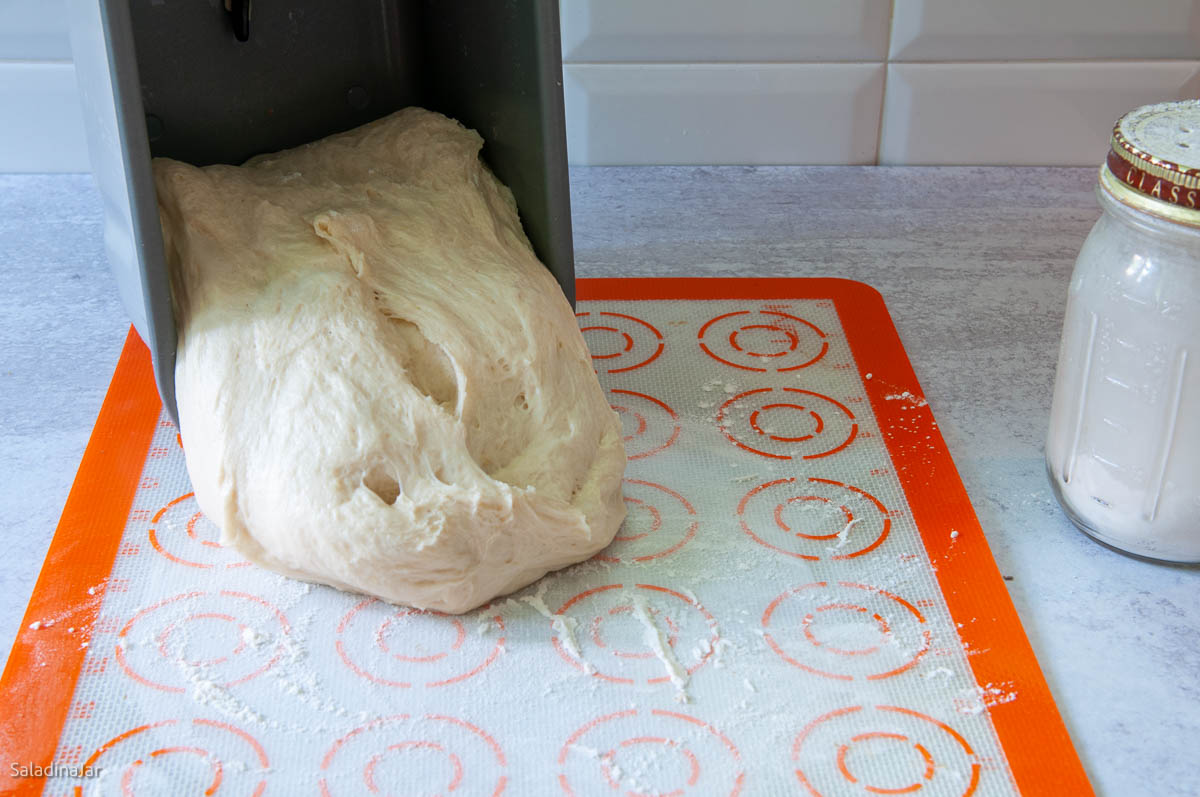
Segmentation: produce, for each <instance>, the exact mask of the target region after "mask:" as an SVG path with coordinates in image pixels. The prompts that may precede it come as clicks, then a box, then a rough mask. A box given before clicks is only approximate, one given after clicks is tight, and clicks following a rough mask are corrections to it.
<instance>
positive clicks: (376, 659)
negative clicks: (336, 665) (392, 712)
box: [334, 598, 504, 689]
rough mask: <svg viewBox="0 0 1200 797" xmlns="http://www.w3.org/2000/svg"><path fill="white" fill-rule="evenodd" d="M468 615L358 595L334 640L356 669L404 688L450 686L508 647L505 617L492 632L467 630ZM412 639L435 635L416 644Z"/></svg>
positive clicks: (497, 620) (378, 681) (497, 618)
mask: <svg viewBox="0 0 1200 797" xmlns="http://www.w3.org/2000/svg"><path fill="white" fill-rule="evenodd" d="M465 622H466V620H464V618H461V617H453V616H451V615H448V614H443V613H441V612H435V611H426V610H422V609H412V608H407V607H401V606H392V605H391V604H388V603H384V602H382V601H379V600H376V599H374V598H366V599H364V600H362V601H359V603H358V604H356V605H355V606H354V608H352V609H351V610H350V611H349V612H347V613H346V614H345V616H343V617H342V620H341V622H340V623H338V626H337V638H336V639H335V640H334V646H335V647H336V648H337V653H338V656H339V657H340V658H341V660H342V662H343V663H344V664H345V665H346V666H347V667H349V668H350V670H351V671H353V672H354V673H355V674H357V675H359V676H360V677H362V678H365V679H367V680H368V681H371V682H372V683H376V684H380V685H381V686H392V687H397V688H400V689H409V688H412V687H414V686H425V687H438V686H450V685H451V684H456V683H460V682H462V681H465V680H467V679H469V678H473V677H475V676H476V675H478V674H479V673H481V672H483V671H484V670H485V669H487V668H488V667H489V666H491V664H492V662H494V661H495V660H496V659H497V658H499V656H500V653H501V651H503V650H504V618H503V617H501V616H500V615H499V614H496V615H494V616H493V617H492V618H491V620H490V626H491V627H490V628H488V629H484V630H486V631H487V632H488V633H477V631H476V629H474V628H472V629H471V630H469V631H468V629H467V627H466V625H465ZM413 639H422V640H433V641H431V642H428V643H426V644H422V645H418V646H414V645H413V644H412V640H413Z"/></svg>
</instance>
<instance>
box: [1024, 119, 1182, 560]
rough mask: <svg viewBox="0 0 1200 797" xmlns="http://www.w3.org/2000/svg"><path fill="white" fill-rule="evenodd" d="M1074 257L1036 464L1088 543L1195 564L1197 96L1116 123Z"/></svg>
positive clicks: (1144, 555)
mask: <svg viewBox="0 0 1200 797" xmlns="http://www.w3.org/2000/svg"><path fill="white" fill-rule="evenodd" d="M1096 193H1097V196H1098V197H1099V200H1100V206H1101V207H1102V208H1103V210H1104V214H1103V215H1102V216H1101V217H1100V220H1099V221H1097V222H1096V226H1095V227H1093V228H1092V232H1091V234H1090V235H1089V236H1088V238H1087V240H1086V241H1085V242H1084V245H1083V248H1082V250H1081V251H1080V253H1079V259H1078V260H1077V261H1076V263H1075V272H1074V274H1073V275H1072V277H1071V287H1070V292H1069V296H1068V299H1067V311H1066V320H1065V322H1064V324H1063V336H1062V344H1061V348H1060V350H1059V360H1058V374H1057V378H1056V382H1055V387H1054V403H1053V407H1052V409H1051V414H1050V433H1049V437H1048V440H1047V443H1046V465H1047V469H1048V471H1049V474H1050V481H1051V484H1052V485H1053V487H1054V492H1055V495H1056V496H1057V498H1058V501H1059V503H1060V504H1062V507H1063V509H1064V510H1065V511H1066V514H1067V516H1068V517H1069V518H1070V519H1071V520H1072V521H1073V522H1074V523H1075V525H1076V526H1078V527H1079V528H1080V529H1082V530H1083V531H1085V532H1087V533H1088V534H1090V535H1091V536H1093V537H1094V538H1096V539H1097V540H1100V541H1101V542H1103V543H1106V544H1108V545H1110V546H1112V547H1114V548H1117V549H1120V550H1122V551H1125V552H1128V553H1132V554H1136V555H1139V556H1143V557H1147V558H1151V559H1158V560H1165V561H1171V562H1191V563H1195V562H1200V101H1185V102H1173V103H1161V104H1159V105H1150V106H1146V107H1144V108H1139V109H1138V110H1136V111H1133V112H1131V113H1129V114H1126V115H1125V116H1124V117H1122V118H1121V120H1120V121H1119V122H1117V125H1116V128H1115V129H1114V132H1113V137H1112V145H1111V149H1110V151H1109V155H1108V158H1107V160H1106V162H1105V164H1104V165H1103V166H1102V167H1101V169H1100V185H1099V187H1098V188H1097V191H1096Z"/></svg>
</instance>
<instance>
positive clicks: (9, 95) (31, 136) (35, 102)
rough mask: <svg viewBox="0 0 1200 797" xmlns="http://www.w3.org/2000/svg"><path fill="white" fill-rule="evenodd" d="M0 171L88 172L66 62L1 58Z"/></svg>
mask: <svg viewBox="0 0 1200 797" xmlns="http://www.w3.org/2000/svg"><path fill="white" fill-rule="evenodd" d="M0 108H2V109H3V110H2V111H0V118H3V123H2V124H0V172H86V171H88V170H89V166H88V156H87V140H86V138H85V137H84V132H83V115H82V113H81V111H80V108H79V94H78V91H77V89H76V86H75V67H74V66H72V65H71V64H69V63H39V62H21V61H9V62H0Z"/></svg>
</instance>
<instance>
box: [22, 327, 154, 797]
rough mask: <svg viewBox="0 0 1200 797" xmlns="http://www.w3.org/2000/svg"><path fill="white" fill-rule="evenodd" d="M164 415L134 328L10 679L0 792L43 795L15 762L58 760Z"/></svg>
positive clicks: (28, 613) (38, 782)
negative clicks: (94, 629) (21, 775)
mask: <svg viewBox="0 0 1200 797" xmlns="http://www.w3.org/2000/svg"><path fill="white" fill-rule="evenodd" d="M161 408H162V403H161V402H160V401H159V398H158V391H157V390H156V389H155V387H154V369H153V368H152V367H151V365H150V350H149V349H147V348H146V345H145V344H144V343H142V340H141V338H139V337H138V336H137V333H136V332H134V331H133V328H132V327H131V328H130V330H129V334H128V335H127V336H126V338H125V346H124V348H123V349H122V350H121V359H120V360H119V361H118V362H117V369H116V372H115V373H114V374H113V379H112V383H111V384H110V385H109V387H108V393H107V394H105V396H104V403H103V404H102V405H101V407H100V414H99V415H98V416H97V418H96V426H95V427H94V428H93V429H92V436H91V437H90V438H89V439H88V444H87V448H86V449H85V450H84V452H83V459H82V460H81V461H80V463H79V472H78V473H77V474H76V475H75V483H74V484H72V485H71V492H70V493H69V494H68V495H67V503H66V506H65V507H64V508H63V513H62V517H61V519H60V520H59V521H58V528H57V530H55V532H54V539H53V540H51V542H50V548H49V550H48V551H47V552H46V559H45V561H44V562H43V563H42V570H41V572H40V573H39V575H38V580H37V584H36V585H35V586H34V588H33V595H32V597H30V599H29V606H28V608H27V609H26V610H25V618H24V619H23V620H22V621H21V628H20V630H19V631H18V633H17V638H16V641H15V642H14V643H13V647H12V652H11V653H10V654H9V656H8V664H7V665H5V667H4V677H3V678H0V794H11V795H20V797H25V796H26V795H35V794H41V793H42V789H43V786H44V784H45V778H43V777H27V778H17V777H14V773H13V771H12V769H11V765H12V764H16V765H17V766H19V767H31V766H32V767H40V768H42V769H43V770H44V769H45V768H46V767H49V766H50V764H51V762H52V761H53V759H54V753H55V750H56V749H57V747H58V737H59V735H60V734H61V733H62V728H63V723H65V722H66V719H67V712H68V710H69V709H70V706H71V697H72V696H73V695H74V694H75V683H76V681H77V680H78V679H79V673H80V671H81V670H82V668H83V660H84V656H85V655H86V654H87V652H88V649H87V647H86V644H85V643H88V642H90V641H91V636H92V626H93V625H94V624H95V621H96V617H97V615H98V614H99V612H100V605H101V603H102V602H103V600H104V591H105V588H106V586H107V584H108V576H109V574H110V573H111V572H112V566H113V562H114V561H115V560H116V557H117V547H118V545H119V544H120V542H121V535H122V533H123V532H124V531H125V523H126V521H127V520H128V518H129V509H130V507H131V506H132V505H133V497H134V494H135V493H136V492H137V486H138V480H139V479H140V478H141V475H142V468H143V467H144V465H145V463H146V454H147V452H148V451H149V449H150V441H151V440H152V439H153V437H154V427H155V424H156V423H157V422H158V415H159V411H160V410H161ZM89 589H90V590H92V592H91V593H90V594H89V592H88V590H89ZM47 619H53V620H54V624H53V625H50V626H45V625H43V627H41V628H38V629H37V630H34V629H32V628H30V624H31V623H34V622H41V623H44V622H45V620H47ZM68 629H74V633H71V632H68Z"/></svg>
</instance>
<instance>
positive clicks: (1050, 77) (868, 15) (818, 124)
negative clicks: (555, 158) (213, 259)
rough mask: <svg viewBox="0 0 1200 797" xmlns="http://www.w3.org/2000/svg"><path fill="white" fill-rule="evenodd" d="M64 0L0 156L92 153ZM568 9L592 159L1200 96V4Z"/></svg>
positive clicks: (10, 67)
mask: <svg viewBox="0 0 1200 797" xmlns="http://www.w3.org/2000/svg"><path fill="white" fill-rule="evenodd" d="M143 1H145V0H143ZM183 1H184V0H179V2H183ZM192 1H197V0H192ZM203 1H204V2H216V3H219V2H220V0H203ZM154 2H160V0H154ZM65 5H66V3H65V0H0V171H74V170H84V169H86V168H87V154H86V149H85V146H84V135H83V132H82V123H81V112H80V110H79V108H78V99H77V92H76V87H75V81H74V79H73V74H72V72H71V67H70V64H69V60H68V59H69V58H70V46H69V42H68V36H67V22H68V20H67V15H66V11H65ZM559 12H560V18H561V33H562V43H563V59H564V62H565V67H564V92H565V99H566V104H567V129H568V146H569V152H570V157H571V160H572V162H573V163H579V164H616V163H622V164H624V163H628V164H635V163H636V164H655V163H674V164H688V163H697V164H709V163H714V164H715V163H747V164H752V163H797V164H802V163H874V162H876V160H877V159H879V160H881V161H882V162H884V163H896V164H899V163H913V164H916V163H922V164H935V163H955V164H960V163H968V164H970V163H1029V164H1034V163H1038V164H1045V163H1062V164H1087V165H1095V164H1097V163H1099V158H1100V157H1101V156H1102V155H1103V149H1104V144H1105V141H1106V140H1107V136H1108V131H1109V129H1110V128H1111V125H1112V122H1113V120H1114V119H1115V118H1116V117H1117V116H1119V115H1120V114H1122V113H1124V112H1126V111H1128V110H1130V109H1132V108H1134V107H1136V106H1138V105H1140V104H1143V103H1146V102H1152V101H1157V100H1163V99H1173V98H1178V97H1187V96H1193V97H1194V96H1197V95H1198V92H1200V77H1198V74H1200V0H1140V1H1139V0H743V2H740V3H732V2H729V1H728V0H562V2H561V3H560V9H559ZM885 75H886V76H887V79H886V82H885ZM881 119H882V124H881ZM881 131H882V133H881Z"/></svg>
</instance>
